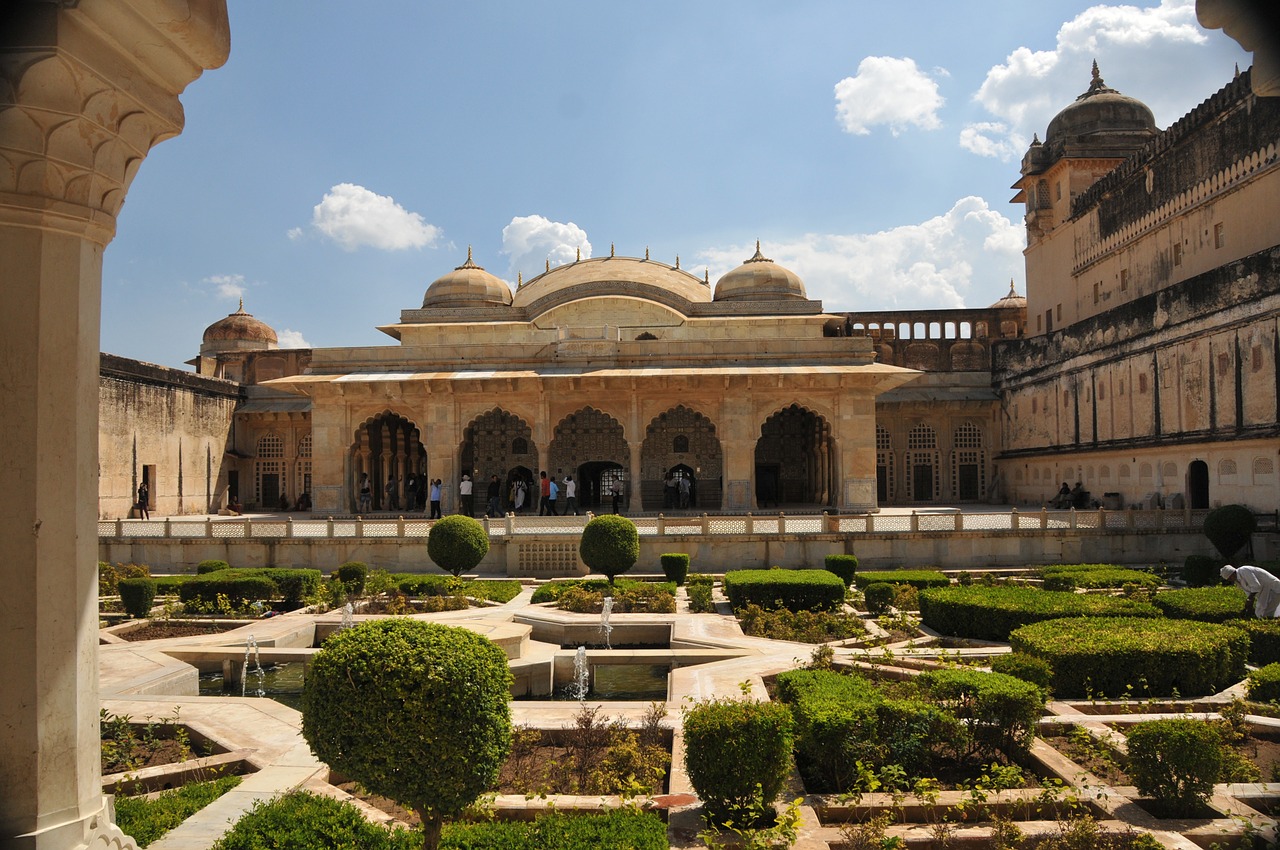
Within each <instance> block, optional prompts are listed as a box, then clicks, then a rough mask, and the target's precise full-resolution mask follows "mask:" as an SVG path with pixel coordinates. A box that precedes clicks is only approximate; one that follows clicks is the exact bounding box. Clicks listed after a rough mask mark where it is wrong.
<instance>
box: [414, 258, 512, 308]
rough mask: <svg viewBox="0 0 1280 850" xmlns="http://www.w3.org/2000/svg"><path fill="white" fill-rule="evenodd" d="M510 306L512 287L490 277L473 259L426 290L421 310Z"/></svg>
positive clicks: (437, 280)
mask: <svg viewBox="0 0 1280 850" xmlns="http://www.w3.org/2000/svg"><path fill="white" fill-rule="evenodd" d="M510 304H511V287H509V286H507V284H506V283H505V282H504V281H503V280H502V279H501V278H499V277H497V276H495V275H491V274H489V273H488V272H487V271H485V270H484V269H482V268H481V267H480V266H477V265H476V264H475V262H474V261H473V260H472V259H471V248H470V246H468V247H467V261H466V262H465V263H463V264H462V265H460V266H458V267H457V268H455V269H454V270H453V271H451V272H449V273H448V274H446V275H443V276H442V277H440V278H438V279H436V281H435V282H434V283H432V284H431V285H430V286H428V287H427V294H426V295H425V296H423V299H422V306H423V308H424V309H425V308H428V307H494V306H497V307H504V306H509V305H510Z"/></svg>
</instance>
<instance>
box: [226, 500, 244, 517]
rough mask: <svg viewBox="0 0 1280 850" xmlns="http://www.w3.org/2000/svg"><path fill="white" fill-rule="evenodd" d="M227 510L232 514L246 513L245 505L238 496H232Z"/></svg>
mask: <svg viewBox="0 0 1280 850" xmlns="http://www.w3.org/2000/svg"><path fill="white" fill-rule="evenodd" d="M227 511H228V512H230V513H231V515H232V516H240V514H242V513H244V505H242V504H240V498H239V497H238V496H232V497H231V501H229V502H227Z"/></svg>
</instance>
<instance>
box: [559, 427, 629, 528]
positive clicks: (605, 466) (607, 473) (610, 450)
mask: <svg viewBox="0 0 1280 850" xmlns="http://www.w3.org/2000/svg"><path fill="white" fill-rule="evenodd" d="M547 456H548V459H549V460H548V468H547V474H548V475H554V476H555V478H556V480H557V481H563V480H564V477H565V476H566V475H572V476H574V478H575V479H576V480H577V481H578V482H579V490H580V491H581V489H582V487H581V483H582V482H583V481H584V480H585V481H586V486H587V491H588V492H587V493H586V495H588V496H589V497H590V498H592V499H594V500H596V503H597V504H598V500H599V497H600V493H601V492H603V491H602V488H603V487H604V485H605V483H608V484H609V485H610V486H612V482H613V481H614V480H615V479H616V478H617V477H618V476H619V474H620V470H626V469H630V464H631V449H630V448H629V447H628V446H627V440H626V437H625V436H624V434H623V431H622V424H621V423H620V422H618V420H617V419H614V418H613V417H612V416H610V415H609V414H607V413H604V412H602V411H600V410H596V409H595V408H594V407H584V408H581V409H579V410H577V411H574V412H573V413H570V414H569V415H568V416H566V417H565V418H564V419H561V420H560V423H559V424H558V425H556V429H555V433H554V434H553V436H552V438H551V446H550V450H549V451H548V453H547ZM583 495H584V494H583V493H582V492H579V505H580V506H581V505H582V502H581V498H582V496H583Z"/></svg>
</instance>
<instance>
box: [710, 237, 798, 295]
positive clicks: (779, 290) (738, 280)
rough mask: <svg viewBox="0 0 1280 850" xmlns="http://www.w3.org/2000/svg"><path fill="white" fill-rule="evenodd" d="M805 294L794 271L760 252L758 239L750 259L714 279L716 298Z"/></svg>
mask: <svg viewBox="0 0 1280 850" xmlns="http://www.w3.org/2000/svg"><path fill="white" fill-rule="evenodd" d="M807 297H808V296H807V295H806V294H805V291H804V282H803V281H801V280H800V278H799V277H797V276H796V274H795V272H793V271H790V270H789V269H784V268H783V267H782V266H780V265H778V264H777V263H775V262H774V261H773V260H770V259H769V258H768V257H766V256H764V255H763V254H761V253H760V240H759V239H757V240H756V253H755V255H754V256H752V257H751V259H749V260H747V261H746V262H744V263H743V264H742V265H740V266H738V267H737V268H736V269H734V270H733V271H731V272H728V273H727V274H725V275H724V276H723V277H721V278H720V280H718V281H716V294H715V300H716V301H778V300H780V299H784V298H807Z"/></svg>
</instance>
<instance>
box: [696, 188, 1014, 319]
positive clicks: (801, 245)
mask: <svg viewBox="0 0 1280 850" xmlns="http://www.w3.org/2000/svg"><path fill="white" fill-rule="evenodd" d="M1024 245H1025V237H1024V231H1023V228H1022V227H1021V225H1019V224H1015V223H1013V222H1011V221H1009V219H1007V218H1005V217H1004V215H1002V214H1001V213H999V212H997V211H995V210H992V209H990V208H989V207H988V206H987V202H986V201H984V200H983V199H982V198H978V197H974V196H969V197H965V198H961V199H960V200H958V201H956V203H955V205H954V206H952V207H951V209H949V210H948V211H947V212H945V213H943V214H942V215H939V216H936V217H934V218H931V219H929V220H927V221H924V222H922V223H920V224H908V225H902V226H899V227H894V228H891V229H889V230H882V231H880V232H878V233H869V234H862V233H855V234H832V233H827V234H806V235H804V236H802V237H800V238H798V239H795V240H791V241H786V242H780V243H779V242H770V241H766V242H765V243H764V245H763V247H762V250H763V253H764V254H765V256H767V257H770V258H771V259H773V260H776V261H777V262H778V263H780V264H781V265H783V266H785V267H786V268H789V269H791V270H792V271H793V272H795V273H796V274H798V275H799V276H800V278H801V279H802V280H803V281H804V282H805V288H806V290H807V292H808V294H809V297H810V298H815V299H821V300H822V301H823V306H824V307H825V309H827V310H902V309H921V308H923V307H963V306H969V307H986V306H988V305H989V304H991V303H993V302H995V301H996V300H997V299H999V298H1000V297H1002V296H1003V295H1005V294H1006V293H1007V292H1008V289H1009V279H1010V278H1014V277H1017V278H1021V277H1022V275H1023V271H1022V266H1023V262H1022V249H1023V247H1024ZM753 251H754V247H747V246H745V245H735V246H730V247H727V248H716V249H712V250H710V251H705V252H703V253H702V254H701V255H700V256H701V257H702V258H704V259H705V260H706V261H707V264H708V265H709V266H710V268H711V279H712V280H713V281H714V280H716V279H717V278H718V277H719V276H720V275H722V274H724V273H725V272H726V271H728V270H729V269H731V268H733V267H735V266H737V265H738V264H739V263H741V262H742V261H743V260H744V259H746V258H747V257H749V256H751V254H752V252H753ZM1018 288H1019V290H1022V287H1021V286H1019V287H1018Z"/></svg>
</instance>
